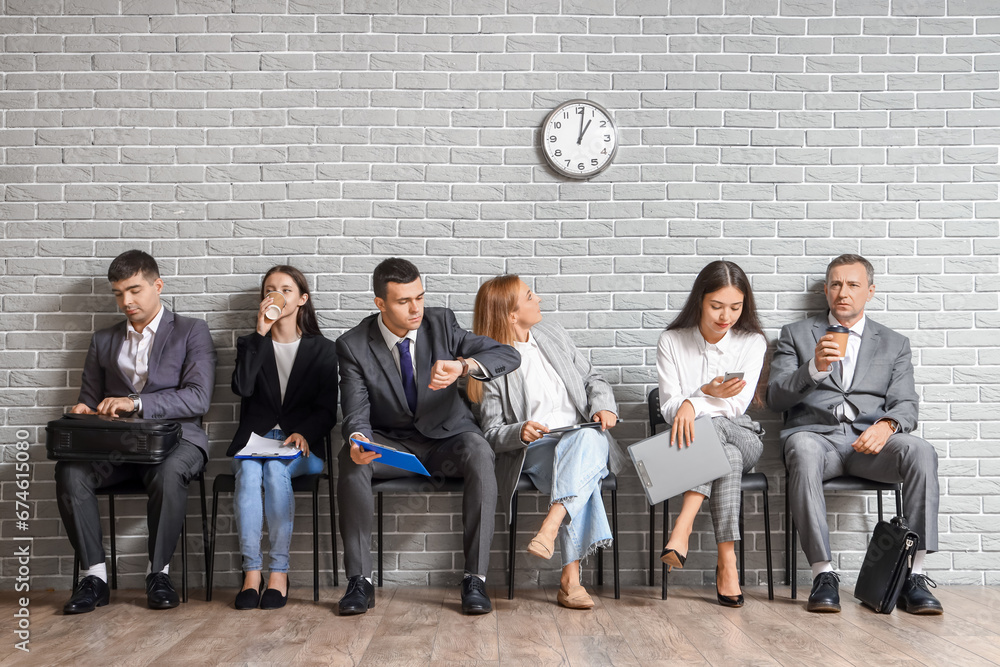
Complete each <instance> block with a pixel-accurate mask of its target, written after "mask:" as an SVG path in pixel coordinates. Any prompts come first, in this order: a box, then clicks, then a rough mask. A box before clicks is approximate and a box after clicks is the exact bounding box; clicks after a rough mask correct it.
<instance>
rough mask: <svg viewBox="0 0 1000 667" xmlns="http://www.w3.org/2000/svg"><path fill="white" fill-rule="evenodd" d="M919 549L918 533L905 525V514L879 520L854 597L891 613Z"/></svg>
mask: <svg viewBox="0 0 1000 667" xmlns="http://www.w3.org/2000/svg"><path fill="white" fill-rule="evenodd" d="M916 551H917V534H916V533H914V532H913V531H912V530H910V529H909V528H907V527H906V519H905V517H898V516H897V517H893V519H892V521H891V522H890V521H879V522H878V524H876V526H875V532H874V533H872V539H871V541H870V542H869V543H868V551H867V552H866V553H865V561H864V563H862V565H861V571H860V572H859V573H858V583H857V585H855V587H854V597H856V598H857V599H859V600H861V602H862V604H864V605H865V606H867V607H871V608H872V609H874V610H875V611H877V612H878V613H880V614H891V613H892V610H893V609H895V607H896V600H897V599H898V598H899V593H900V592H901V591H902V590H903V584H905V583H906V578H907V577H908V576H909V574H910V569H911V568H912V567H913V554H914V553H916Z"/></svg>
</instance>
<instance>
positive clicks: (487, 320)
mask: <svg viewBox="0 0 1000 667" xmlns="http://www.w3.org/2000/svg"><path fill="white" fill-rule="evenodd" d="M520 284H521V278H520V276H516V275H513V274H507V275H504V276H497V277H496V278H490V279H489V280H487V281H486V282H484V283H483V284H482V285H481V286H480V287H479V291H478V292H477V293H476V305H475V306H474V308H473V311H472V332H473V333H475V334H478V335H480V336H489V337H490V338H492V339H493V340H495V341H496V342H498V343H502V344H503V345H511V344H513V343H514V331H513V329H512V328H511V325H510V314H511V313H513V312H514V311H515V310H517V292H518V287H519V285H520ZM467 391H468V394H469V400H471V401H472V402H473V403H479V402H480V401H482V400H483V386H482V385H481V384H480V383H479V381H478V380H474V379H473V378H471V377H470V378H469V387H468V390H467Z"/></svg>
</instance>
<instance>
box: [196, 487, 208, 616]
mask: <svg viewBox="0 0 1000 667" xmlns="http://www.w3.org/2000/svg"><path fill="white" fill-rule="evenodd" d="M198 482H199V484H200V486H201V545H202V548H203V550H204V552H205V578H206V580H207V579H208V503H207V502H206V501H205V473H204V472H202V474H201V475H199V476H198ZM205 599H206V600H207V599H208V598H205Z"/></svg>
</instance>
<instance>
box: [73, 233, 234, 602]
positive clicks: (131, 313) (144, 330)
mask: <svg viewBox="0 0 1000 667" xmlns="http://www.w3.org/2000/svg"><path fill="white" fill-rule="evenodd" d="M108 281H109V282H110V283H111V291H112V293H113V294H114V295H115V300H116V301H117V303H118V309H119V310H121V311H122V312H123V313H125V317H126V321H123V322H119V323H118V324H116V325H114V326H112V327H108V328H107V329H102V330H101V331H98V332H97V333H95V334H94V336H93V338H92V339H91V341H90V349H89V350H88V351H87V359H86V361H85V362H84V366H83V377H82V380H81V386H80V398H79V402H78V403H77V404H76V405H75V406H73V408H72V410H71V411H72V412H74V413H78V414H100V415H108V416H111V417H117V416H125V415H128V416H137V417H142V418H145V419H169V420H171V421H177V422H180V423H181V428H182V431H181V441H180V444H178V446H177V447H176V448H175V449H174V450H173V451H172V452H171V453H170V455H169V456H168V457H167V458H166V460H164V461H163V462H162V463H160V464H156V465H138V464H123V463H120V462H119V463H113V462H107V461H102V462H94V463H90V462H71V461H60V462H58V463H57V464H56V497H57V501H58V505H59V514H60V515H61V516H62V520H63V525H64V526H65V527H66V532H67V534H68V535H69V539H70V542H71V543H72V544H73V548H74V549H75V550H76V554H77V556H78V557H79V559H80V567H81V568H82V570H81V574H82V575H83V578H82V579H81V580H80V583H79V584H78V585H77V587H76V589H75V590H74V591H73V596H72V597H71V598H70V600H69V602H67V603H66V606H65V607H64V608H63V610H64V612H65V613H67V614H80V613H84V612H88V611H93V610H94V608H95V607H102V606H104V605H106V604H108V602H109V599H110V595H109V591H108V584H107V581H108V578H107V568H106V565H105V562H104V561H105V554H104V546H103V540H102V538H101V513H100V510H99V509H98V506H97V495H96V494H95V491H96V490H97V489H100V488H102V487H106V486H111V485H113V484H117V483H119V482H122V481H125V480H130V479H141V480H142V482H143V484H144V485H145V487H146V491H147V492H148V493H149V503H148V505H147V510H148V523H149V543H148V546H149V560H150V571H149V573H148V574H147V576H146V601H147V603H148V605H149V607H150V608H151V609H170V608H172V607H176V606H177V605H178V603H179V600H178V598H177V593H176V591H175V590H174V587H173V585H172V584H171V582H170V575H169V566H170V559H171V557H172V556H173V554H174V549H175V548H176V547H177V539H178V538H179V537H180V534H181V528H182V527H183V524H184V515H185V512H186V511H187V488H188V483H189V482H190V481H191V479H192V478H193V477H195V476H196V475H197V474H198V473H199V472H201V470H202V468H204V466H205V461H206V460H208V453H207V450H208V436H207V435H206V434H205V431H204V430H202V428H201V417H202V415H204V414H205V412H207V411H208V407H209V403H210V402H211V400H212V389H213V387H214V385H215V358H216V357H215V347H214V345H213V344H212V337H211V336H210V335H209V332H208V325H206V324H205V322H204V321H202V320H197V319H193V318H189V317H181V316H180V315H174V314H173V313H172V312H170V311H169V310H167V309H166V308H165V307H164V306H163V305H162V304H161V303H160V290H162V289H163V280H162V279H161V278H160V271H159V267H158V266H157V264H156V260H155V259H153V258H152V257H151V256H150V255H148V254H147V253H145V252H142V251H141V250H129V251H126V252H124V253H122V254H121V255H119V256H118V257H116V258H115V259H114V261H113V262H111V266H110V268H108Z"/></svg>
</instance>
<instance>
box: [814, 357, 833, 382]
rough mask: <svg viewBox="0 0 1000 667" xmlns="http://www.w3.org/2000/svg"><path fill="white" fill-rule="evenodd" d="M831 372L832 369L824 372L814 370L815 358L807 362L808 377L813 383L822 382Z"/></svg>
mask: <svg viewBox="0 0 1000 667" xmlns="http://www.w3.org/2000/svg"><path fill="white" fill-rule="evenodd" d="M832 372H833V368H830V369H828V370H825V371H821V370H819V369H818V368H816V357H813V358H812V359H810V360H809V377H811V378H812V381H813V382H822V381H823V380H825V379H826V378H828V377H830V373H832Z"/></svg>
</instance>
